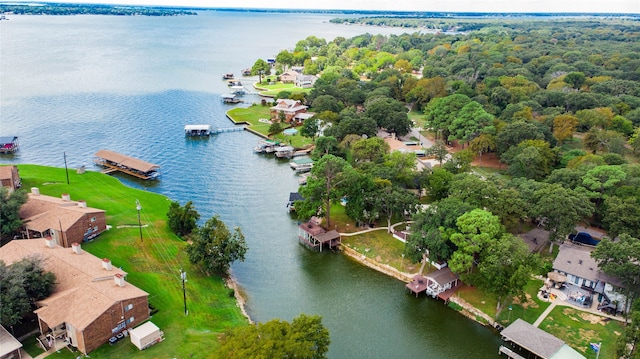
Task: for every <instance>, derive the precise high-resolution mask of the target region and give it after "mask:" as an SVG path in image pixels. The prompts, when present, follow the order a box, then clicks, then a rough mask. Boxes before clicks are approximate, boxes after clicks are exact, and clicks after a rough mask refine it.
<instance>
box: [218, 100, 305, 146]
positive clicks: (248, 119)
mask: <svg viewBox="0 0 640 359" xmlns="http://www.w3.org/2000/svg"><path fill="white" fill-rule="evenodd" d="M269 111H270V110H269V106H262V105H254V106H249V107H247V108H240V107H237V108H234V109H231V110H229V111H227V115H228V116H229V117H230V118H231V120H232V121H234V122H236V123H242V122H245V123H247V124H248V125H249V128H250V129H251V130H252V131H255V132H257V133H259V134H261V135H263V136H264V137H267V136H269V126H271V123H267V122H261V121H260V120H261V119H270V118H271V114H270V113H269ZM270 138H272V139H275V140H278V141H280V142H282V143H287V144H290V145H291V146H293V147H295V148H306V147H308V146H310V145H311V144H312V143H313V140H312V139H311V138H308V137H303V136H300V135H299V134H298V135H294V136H285V135H284V134H282V133H280V134H277V135H275V136H270Z"/></svg>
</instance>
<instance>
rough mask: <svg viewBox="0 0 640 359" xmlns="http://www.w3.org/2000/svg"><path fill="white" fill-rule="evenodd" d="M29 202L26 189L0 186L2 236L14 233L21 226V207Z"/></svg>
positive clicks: (0, 225) (0, 228) (0, 233)
mask: <svg viewBox="0 0 640 359" xmlns="http://www.w3.org/2000/svg"><path fill="white" fill-rule="evenodd" d="M26 202H27V194H26V192H24V191H13V192H11V193H9V190H8V189H7V188H6V187H4V186H1V187H0V235H1V236H2V237H4V236H8V235H11V234H13V233H14V232H15V231H16V230H17V229H18V228H20V226H22V220H21V219H20V207H21V206H22V205H23V204H25V203H26Z"/></svg>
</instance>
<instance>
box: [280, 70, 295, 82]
mask: <svg viewBox="0 0 640 359" xmlns="http://www.w3.org/2000/svg"><path fill="white" fill-rule="evenodd" d="M299 75H300V73H298V72H296V71H293V70H287V71H285V72H283V73H282V75H280V81H281V82H282V83H283V84H292V83H294V82H295V81H296V77H298V76H299Z"/></svg>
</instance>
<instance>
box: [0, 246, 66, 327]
mask: <svg viewBox="0 0 640 359" xmlns="http://www.w3.org/2000/svg"><path fill="white" fill-rule="evenodd" d="M55 281H56V277H55V275H54V274H53V273H51V272H47V271H45V270H44V268H43V267H42V263H41V260H40V259H39V258H34V257H31V258H25V259H23V260H20V261H18V262H15V263H13V264H12V265H10V266H7V265H5V263H4V262H3V261H0V303H2V305H0V324H2V325H5V326H12V325H15V324H18V323H19V322H20V321H21V320H22V318H24V317H25V316H26V315H27V314H28V313H29V312H31V311H32V310H34V309H36V302H37V301H39V300H41V299H44V298H46V297H48V296H49V295H50V294H51V292H52V291H53V287H54V285H55Z"/></svg>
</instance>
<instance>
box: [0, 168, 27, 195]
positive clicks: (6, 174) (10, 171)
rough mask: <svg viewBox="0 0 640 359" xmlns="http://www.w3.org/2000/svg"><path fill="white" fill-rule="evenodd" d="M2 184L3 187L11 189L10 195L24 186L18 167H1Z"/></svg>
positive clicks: (0, 181)
mask: <svg viewBox="0 0 640 359" xmlns="http://www.w3.org/2000/svg"><path fill="white" fill-rule="evenodd" d="M0 183H1V184H2V187H6V188H8V189H9V193H11V192H13V191H15V190H17V189H18V188H20V187H21V186H22V181H21V180H20V174H19V173H18V167H16V166H0Z"/></svg>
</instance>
